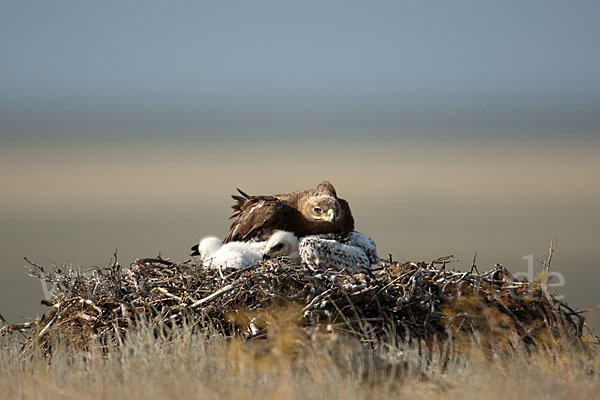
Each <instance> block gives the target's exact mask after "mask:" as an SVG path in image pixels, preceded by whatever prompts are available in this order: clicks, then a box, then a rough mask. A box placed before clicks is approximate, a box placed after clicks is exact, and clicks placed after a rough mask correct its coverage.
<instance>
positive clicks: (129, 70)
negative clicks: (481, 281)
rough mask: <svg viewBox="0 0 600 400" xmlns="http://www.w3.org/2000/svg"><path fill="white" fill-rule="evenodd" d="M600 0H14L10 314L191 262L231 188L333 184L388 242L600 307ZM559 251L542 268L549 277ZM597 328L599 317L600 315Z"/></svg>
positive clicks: (3, 54)
mask: <svg viewBox="0 0 600 400" xmlns="http://www.w3.org/2000/svg"><path fill="white" fill-rule="evenodd" d="M598 15H600V3H599V2H597V1H583V0H582V1H573V2H564V1H555V0H543V1H533V0H518V1H512V0H504V1H501V2H479V1H452V2H448V1H428V2H416V1H397V0H396V1H378V2H367V1H348V0H345V1H301V2H291V1H258V0H257V1H252V2H248V1H227V2H223V1H177V2H162V1H154V0H147V1H144V2H140V1H111V0H108V1H102V2H91V1H80V0H76V1H75V0H74V1H64V0H55V1H52V2H44V1H22V0H19V1H11V0H5V1H3V2H2V4H1V6H0V182H1V183H2V187H1V189H2V195H1V196H0V250H1V254H2V257H1V261H0V312H1V313H2V314H3V315H4V316H5V317H6V318H7V319H8V320H9V321H10V322H20V321H22V320H24V319H26V318H30V317H35V316H36V315H38V314H39V313H41V312H43V311H44V308H43V307H42V306H40V305H39V300H40V299H41V298H42V297H43V294H42V290H41V285H40V283H39V282H38V281H36V280H35V279H33V278H29V277H27V275H26V271H25V270H24V269H23V265H25V262H24V260H23V257H24V256H27V257H29V258H30V259H31V260H33V261H35V262H38V263H40V264H42V265H44V266H48V267H50V266H52V265H53V264H57V265H62V264H64V263H69V264H73V265H80V266H81V267H82V268H88V267H90V266H93V265H97V266H106V265H108V263H109V261H110V258H111V255H112V253H113V252H114V251H115V249H118V255H119V260H120V262H121V263H122V264H128V263H130V262H132V261H133V260H134V259H135V258H138V257H150V256H155V255H157V254H158V253H160V254H161V255H162V256H163V257H170V258H171V259H173V260H176V261H180V260H185V259H187V258H188V255H187V254H188V251H189V248H190V247H191V246H192V245H193V244H194V243H197V241H198V239H199V238H200V237H202V236H203V235H208V234H216V235H219V236H221V237H224V236H225V235H226V232H227V230H228V227H229V223H230V221H228V217H229V215H230V206H231V204H232V200H231V199H230V197H229V195H230V194H232V193H234V191H235V188H236V187H240V188H242V189H243V190H245V191H247V192H248V193H251V194H271V193H281V192H287V191H291V190H296V189H301V188H310V187H314V186H315V185H316V184H317V183H319V182H320V181H322V180H324V179H328V180H330V181H331V182H333V184H334V185H335V186H336V188H337V191H338V194H339V196H340V197H343V198H345V199H347V200H348V201H349V202H350V204H351V207H352V211H353V214H354V217H355V220H356V228H357V230H359V231H361V232H363V233H366V234H368V235H370V236H371V237H373V239H374V240H375V241H376V243H377V245H378V249H379V253H380V255H381V256H382V257H386V255H387V254H388V253H390V254H392V256H393V257H394V258H395V259H398V260H415V261H418V260H430V259H433V258H436V257H440V256H445V255H449V254H454V255H455V256H456V257H457V258H458V259H459V262H458V263H456V264H454V267H455V268H459V269H463V270H464V269H468V268H469V267H470V265H471V262H472V259H473V255H474V253H475V252H476V253H477V264H478V266H479V269H480V270H485V269H489V268H492V267H493V265H494V264H495V263H496V262H500V263H502V264H503V265H505V266H506V267H507V268H509V269H510V270H511V271H512V272H527V262H526V260H525V259H523V257H524V256H528V255H533V256H534V259H536V260H537V259H541V258H544V257H545V254H546V251H547V249H548V245H549V242H550V240H551V239H553V240H555V247H556V253H555V255H554V259H553V264H552V270H554V271H556V272H560V273H561V274H563V275H564V277H565V286H564V287H560V288H557V292H558V293H559V294H564V295H565V296H566V300H567V302H568V303H569V304H570V305H572V306H577V307H587V306H592V305H595V304H599V303H600V296H599V295H598V290H597V286H598V284H597V282H598V281H599V280H600V268H599V267H600V266H599V261H598V256H597V253H598V247H599V244H600V243H599V238H600V232H599V228H600V211H599V207H598V203H599V200H600V185H599V184H598V181H599V179H598V178H599V175H600V174H599V173H600V151H599V150H600V51H598V49H600V24H598V22H597V17H598ZM541 269H542V267H541V264H540V263H538V262H537V261H536V262H535V270H534V273H538V272H540V271H541ZM590 319H591V320H592V323H593V324H595V325H596V326H598V321H597V319H598V318H597V316H594V314H591V315H590Z"/></svg>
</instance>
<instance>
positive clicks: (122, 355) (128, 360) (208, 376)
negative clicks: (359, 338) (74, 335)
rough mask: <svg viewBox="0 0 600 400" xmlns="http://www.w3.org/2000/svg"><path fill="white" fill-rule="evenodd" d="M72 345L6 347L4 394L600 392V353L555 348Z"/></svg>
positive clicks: (196, 339)
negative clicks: (50, 352) (24, 350)
mask: <svg viewBox="0 0 600 400" xmlns="http://www.w3.org/2000/svg"><path fill="white" fill-rule="evenodd" d="M66 344H68V340H67V339H64V341H63V342H62V343H60V342H59V343H56V344H55V345H54V356H53V357H52V359H51V360H48V359H44V358H43V357H42V356H37V355H30V356H28V357H24V356H23V355H22V354H20V351H19V346H18V343H17V342H16V340H15V339H14V338H13V339H10V340H8V341H5V342H4V343H3V344H2V349H1V350H0V398H6V399H14V398H21V399H69V398H77V399H116V398H143V399H146V400H152V399H162V398H175V399H179V398H182V399H190V398H200V399H203V398H275V399H279V398H286V399H287V398H292V399H321V398H322V399H326V398H327V399H329V398H345V399H359V398H373V399H378V398H389V397H396V398H413V399H438V398H439V399H481V398H488V399H507V398H529V399H545V398H553V399H554V398H556V399H563V398H565V399H579V398H581V399H584V398H585V399H588V398H596V397H597V395H598V393H599V392H600V379H599V378H598V371H600V357H598V356H597V355H591V356H590V355H589V354H583V353H581V352H579V351H577V350H574V349H573V350H564V348H563V350H562V351H559V350H553V349H554V347H553V349H545V350H538V351H537V352H535V353H533V354H531V353H529V354H528V353H527V352H525V351H524V350H523V349H519V350H514V351H512V352H511V353H510V354H504V355H502V356H499V355H494V354H491V353H489V352H488V353H486V352H484V351H483V350H482V348H481V347H480V346H478V345H477V344H476V342H475V341H474V342H472V343H470V344H469V345H467V346H464V345H463V346H460V348H461V350H460V352H457V351H456V350H454V351H449V350H448V349H449V347H447V346H445V347H436V346H433V348H432V349H433V350H431V351H429V350H426V347H423V348H421V349H419V346H418V345H417V344H408V343H400V344H398V343H393V341H392V340H389V341H385V342H381V343H378V344H377V345H376V346H374V347H375V350H371V349H370V348H366V347H364V346H363V345H361V344H359V343H358V342H355V341H353V340H351V339H346V338H344V337H342V336H339V335H328V336H322V337H318V338H313V340H306V339H303V338H301V337H300V336H299V335H297V332H295V331H294V330H293V328H289V327H287V328H286V327H283V328H282V329H279V331H277V333H276V334H274V335H273V336H272V338H271V339H270V340H269V341H254V342H250V343H241V342H238V341H227V340H225V339H223V338H222V337H220V336H217V335H214V336H212V337H202V336H200V335H197V334H194V333H193V332H192V331H191V329H189V328H181V329H179V330H178V331H177V332H176V333H175V334H174V335H171V336H169V338H166V337H156V336H155V335H154V334H153V333H152V330H150V329H148V328H147V327H141V328H137V329H136V330H134V331H131V332H130V333H129V335H128V340H127V341H126V343H124V344H123V345H121V346H113V347H110V348H109V350H108V352H107V353H106V354H104V355H101V353H100V352H99V351H97V349H96V350H94V349H91V350H86V351H74V350H73V349H70V348H69V346H67V345H66ZM458 347H459V346H454V348H455V349H456V348H458ZM558 347H561V346H558ZM558 347H556V348H558Z"/></svg>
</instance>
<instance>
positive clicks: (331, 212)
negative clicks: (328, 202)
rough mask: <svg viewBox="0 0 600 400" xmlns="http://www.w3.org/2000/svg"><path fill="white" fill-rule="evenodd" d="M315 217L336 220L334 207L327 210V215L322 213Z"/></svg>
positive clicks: (330, 220) (329, 220) (328, 220)
mask: <svg viewBox="0 0 600 400" xmlns="http://www.w3.org/2000/svg"><path fill="white" fill-rule="evenodd" d="M314 218H315V219H321V220H323V221H327V222H335V211H334V210H333V208H330V209H329V210H327V214H326V215H322V216H318V217H317V216H315V217H314Z"/></svg>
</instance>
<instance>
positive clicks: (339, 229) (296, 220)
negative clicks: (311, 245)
mask: <svg viewBox="0 0 600 400" xmlns="http://www.w3.org/2000/svg"><path fill="white" fill-rule="evenodd" d="M238 192H239V193H240V194H241V196H237V195H233V196H231V197H233V199H234V200H236V203H235V204H234V205H233V206H231V208H233V215H232V216H231V217H230V219H234V221H233V223H232V224H231V227H230V228H229V235H227V237H226V238H225V240H224V242H225V243H228V242H234V241H236V242H237V241H246V240H250V239H259V240H265V239H266V238H268V237H269V236H270V235H271V234H272V233H273V232H274V231H275V230H282V231H289V232H293V233H294V234H295V235H296V236H298V237H302V236H306V235H315V234H320V233H343V232H352V231H353V230H354V218H353V217H352V213H351V212H350V206H349V205H348V202H347V201H346V200H344V199H340V198H338V197H337V194H336V192H335V188H334V187H333V185H332V184H331V183H330V182H328V181H323V182H321V183H319V185H317V187H316V188H314V189H309V190H299V191H296V192H291V193H284V194H276V195H272V196H250V195H248V194H246V193H244V192H243V191H241V190H240V189H238Z"/></svg>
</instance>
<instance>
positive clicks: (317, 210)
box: [313, 207, 321, 214]
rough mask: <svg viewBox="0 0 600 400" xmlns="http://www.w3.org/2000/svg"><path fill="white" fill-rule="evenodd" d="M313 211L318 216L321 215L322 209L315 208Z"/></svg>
mask: <svg viewBox="0 0 600 400" xmlns="http://www.w3.org/2000/svg"><path fill="white" fill-rule="evenodd" d="M313 211H314V212H315V213H316V214H321V209H320V208H319V207H315V208H313Z"/></svg>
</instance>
